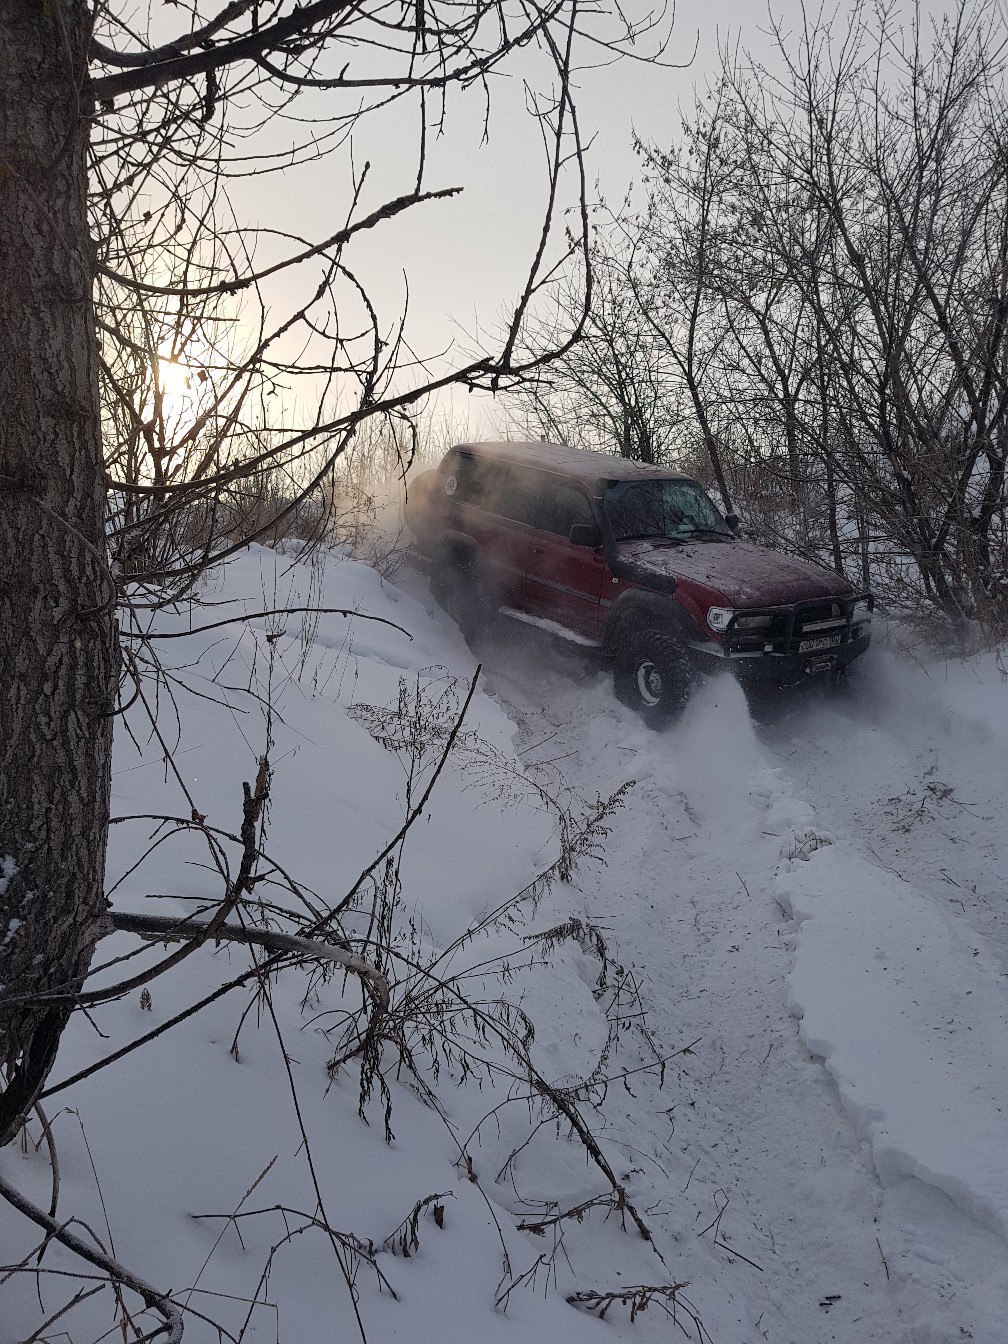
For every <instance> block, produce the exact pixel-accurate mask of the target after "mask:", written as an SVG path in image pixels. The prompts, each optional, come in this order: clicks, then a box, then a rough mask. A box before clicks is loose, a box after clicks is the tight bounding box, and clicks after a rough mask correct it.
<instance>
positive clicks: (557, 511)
mask: <svg viewBox="0 0 1008 1344" xmlns="http://www.w3.org/2000/svg"><path fill="white" fill-rule="evenodd" d="M594 522H595V515H594V514H593V513H592V507H591V504H590V503H589V501H588V496H587V495H586V494H585V492H584V491H583V490H582V489H580V487H579V486H576V485H572V484H571V483H570V482H569V481H562V480H559V479H558V478H553V479H551V480H550V482H549V484H548V485H547V486H546V491H545V493H544V495H543V502H542V511H541V512H540V514H539V526H540V527H541V528H542V529H543V530H544V531H545V532H555V533H556V534H557V536H558V537H569V536H570V530H571V528H572V527H575V526H577V525H578V524H582V525H586V526H589V527H590V526H591V525H592V524H593V523H594Z"/></svg>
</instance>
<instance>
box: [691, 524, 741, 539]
mask: <svg viewBox="0 0 1008 1344" xmlns="http://www.w3.org/2000/svg"><path fill="white" fill-rule="evenodd" d="M687 537H716V538H717V539H718V541H734V540H735V538H734V537H733V536H732V534H731V533H730V532H722V531H721V530H720V528H717V527H694V528H692V529H691V530H690V532H689V533H687ZM685 539H686V538H682V537H680V541H682V540H685Z"/></svg>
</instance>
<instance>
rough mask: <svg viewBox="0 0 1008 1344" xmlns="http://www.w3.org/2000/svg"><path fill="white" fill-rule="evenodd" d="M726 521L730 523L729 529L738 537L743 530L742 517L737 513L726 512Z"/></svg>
mask: <svg viewBox="0 0 1008 1344" xmlns="http://www.w3.org/2000/svg"><path fill="white" fill-rule="evenodd" d="M725 522H726V523H727V524H728V530H729V531H730V532H732V533H733V534H734V535H735V536H736V537H737V536H738V535H739V533H740V532H741V531H742V519H741V518H740V517H739V516H738V514H737V513H726V514H725Z"/></svg>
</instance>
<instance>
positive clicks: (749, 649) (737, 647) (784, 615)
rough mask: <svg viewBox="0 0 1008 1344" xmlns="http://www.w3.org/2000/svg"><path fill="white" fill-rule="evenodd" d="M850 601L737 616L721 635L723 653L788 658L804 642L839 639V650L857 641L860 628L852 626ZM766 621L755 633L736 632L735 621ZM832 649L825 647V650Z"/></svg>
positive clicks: (754, 611) (736, 623) (758, 610)
mask: <svg viewBox="0 0 1008 1344" xmlns="http://www.w3.org/2000/svg"><path fill="white" fill-rule="evenodd" d="M853 611H854V599H853V598H845V599H837V598H834V599H832V600H831V601H828V602H800V603H798V604H797V605H796V606H793V607H762V608H759V609H754V610H747V611H742V612H738V613H737V615H736V617H735V620H734V621H733V622H732V624H731V626H730V627H729V629H728V631H727V633H726V635H725V641H724V645H725V653H727V654H728V655H729V656H734V657H746V656H749V657H752V656H754V655H756V654H770V655H773V654H777V655H788V654H795V655H797V654H798V653H799V648H800V645H801V644H802V642H803V641H806V640H820V639H830V638H831V637H834V636H836V635H839V636H840V645H839V646H835V647H840V646H842V645H844V644H847V643H849V641H850V640H851V639H852V638H855V639H856V638H857V637H858V635H859V634H860V633H861V627H860V626H858V625H855V626H852V624H851V618H852V615H853ZM764 616H765V617H769V621H768V623H767V624H766V625H765V626H764V627H763V628H762V629H757V630H752V629H739V628H738V621H739V618H740V617H741V618H752V617H757V618H758V617H764ZM829 647H833V646H827V648H829Z"/></svg>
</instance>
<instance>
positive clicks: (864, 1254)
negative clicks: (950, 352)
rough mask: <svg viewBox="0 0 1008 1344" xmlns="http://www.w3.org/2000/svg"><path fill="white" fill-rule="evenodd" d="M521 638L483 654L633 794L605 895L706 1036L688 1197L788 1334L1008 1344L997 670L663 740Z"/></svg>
mask: <svg viewBox="0 0 1008 1344" xmlns="http://www.w3.org/2000/svg"><path fill="white" fill-rule="evenodd" d="M512 634H513V632H511V631H509V632H508V639H507V640H506V641H505V640H501V639H498V640H497V641H495V643H494V644H493V645H492V647H491V648H490V649H489V650H488V651H486V652H485V657H486V661H487V665H488V668H489V678H490V684H491V686H493V687H494V688H496V689H497V691H498V693H499V694H500V695H501V697H502V700H503V701H504V702H505V705H506V706H510V707H511V708H510V712H512V713H514V714H515V715H516V716H517V717H518V718H519V720H521V719H523V718H525V719H528V720H530V721H534V720H535V719H536V717H537V716H539V715H541V716H542V717H543V718H545V720H546V721H547V722H548V723H551V724H552V725H554V727H555V731H556V738H555V740H554V741H553V743H552V744H551V746H552V748H553V749H554V750H556V751H557V752H558V753H559V752H561V751H563V750H564V749H566V751H567V752H568V753H569V756H568V765H569V766H570V767H571V768H572V769H573V768H574V767H573V765H572V763H573V762H576V763H577V770H576V771H575V776H576V774H577V771H580V772H581V775H582V778H584V779H586V780H592V781H596V787H598V788H599V789H600V790H603V791H604V789H605V787H606V784H607V780H608V779H609V778H612V777H613V772H624V773H625V774H627V775H633V776H635V777H636V779H637V788H636V790H635V801H634V802H633V803H632V804H631V807H630V816H629V817H628V819H627V823H626V825H625V826H624V827H623V828H621V830H620V831H619V833H618V834H617V835H616V836H615V837H614V840H615V844H614V846H613V848H611V849H610V851H609V853H608V855H607V860H608V874H607V878H606V879H605V880H604V882H603V884H602V893H603V894H601V895H600V898H599V899H600V900H601V901H602V905H603V908H604V909H606V910H607V912H611V914H612V918H613V922H614V924H615V926H616V927H618V928H619V929H620V936H621V953H622V954H623V955H625V956H627V957H630V958H632V959H633V961H634V963H635V965H636V966H637V967H638V968H639V971H640V973H641V974H642V975H645V976H646V977H647V982H648V989H649V998H650V1002H651V1004H652V1024H653V1025H654V1027H655V1029H656V1031H657V1033H658V1034H659V1035H661V1036H663V1037H664V1039H666V1040H669V1039H677V1037H682V1036H684V1035H685V1036H688V1037H690V1038H692V1037H694V1036H700V1037H701V1044H700V1045H698V1046H697V1048H696V1063H695V1064H693V1063H692V1061H691V1067H690V1069H689V1070H688V1071H687V1070H684V1071H683V1080H684V1085H685V1086H686V1087H687V1089H688V1094H687V1096H686V1098H685V1100H684V1101H680V1102H679V1103H678V1104H677V1106H676V1108H675V1110H674V1120H675V1143H676V1144H677V1145H682V1146H683V1151H684V1153H686V1154H688V1155H690V1156H692V1157H694V1158H696V1159H699V1164H698V1166H697V1167H696V1169H695V1172H694V1173H693V1174H692V1177H691V1190H692V1191H695V1190H696V1185H697V1181H698V1180H700V1181H703V1182H706V1183H707V1185H708V1186H709V1188H710V1190H711V1199H712V1201H713V1202H717V1201H720V1203H723V1204H724V1205H725V1212H724V1214H723V1217H722V1220H721V1224H720V1232H721V1235H722V1237H723V1238H724V1239H725V1240H726V1241H727V1242H728V1243H730V1244H731V1245H733V1246H734V1247H735V1248H736V1249H737V1250H739V1251H741V1252H744V1253H745V1255H747V1256H748V1257H749V1258H750V1259H752V1260H755V1261H757V1262H759V1263H760V1264H761V1265H762V1266H763V1267H764V1270H765V1271H766V1273H767V1278H768V1280H770V1282H769V1283H768V1286H767V1290H766V1291H767V1299H768V1307H770V1308H771V1310H772V1315H773V1316H774V1317H776V1318H777V1324H776V1327H775V1329H776V1330H779V1327H780V1323H781V1321H786V1322H787V1323H788V1326H789V1328H790V1329H791V1330H792V1332H793V1336H792V1337H793V1338H794V1339H795V1340H796V1341H797V1340H810V1339H836V1340H850V1341H852V1344H853V1341H855V1340H869V1339H877V1340H887V1341H888V1340H895V1339H906V1340H908V1341H913V1342H914V1344H925V1341H928V1342H929V1341H934V1342H935V1344H937V1342H938V1341H947V1340H953V1339H957V1340H958V1339H968V1338H972V1339H975V1340H984V1341H987V1344H1003V1340H1004V1338H1005V1332H1006V1325H1005V1322H1006V1321H1008V1269H1006V1265H1008V1247H1006V1241H1005V1238H1006V1237H1008V1165H1006V1163H1005V1159H1004V1154H1005V1153H1006V1152H1008V1106H1006V1105H1005V1100H1006V1098H1005V1090H1004V1089H1005V1084H1004V1079H1005V1078H1006V1077H1008V1032H1006V1030H1005V1028H1006V1026H1008V1002H1006V995H1005V983H1006V982H1005V978H1004V973H1005V970H1006V968H1008V959H1006V956H1005V950H1006V948H1008V931H1006V930H1005V921H1004V915H1005V905H1006V902H1005V882H1004V877H1003V875H1002V872H1001V869H1000V867H999V866H995V863H994V860H995V859H996V858H997V856H999V855H1000V856H1004V855H1005V854H1006V853H1008V831H1006V826H1008V822H1006V818H1008V797H1006V794H1008V772H1006V771H1005V769H1004V766H1003V760H1004V749H1005V745H1006V744H1005V740H1004V735H1003V733H1004V729H1003V725H1004V723H1005V722H1006V721H1008V719H1006V716H1005V714H1004V710H1005V707H1006V705H1008V686H1006V684H1005V682H1004V680H1003V679H1002V678H1001V677H1000V676H999V675H998V671H997V669H996V668H995V666H994V664H993V660H992V659H989V660H975V661H974V662H973V663H972V664H971V665H970V666H968V667H966V668H958V669H955V670H954V671H946V674H947V675H948V677H949V685H948V686H945V685H944V684H942V685H940V686H939V685H938V684H937V681H936V678H937V676H938V675H939V673H938V671H936V670H935V669H932V670H931V671H927V670H925V669H923V668H921V667H920V666H918V665H915V664H914V663H913V662H911V661H910V660H908V659H906V658H896V657H895V656H894V655H891V654H884V653H883V654H880V655H876V656H874V657H873V658H871V659H870V660H869V661H868V663H867V665H866V667H865V668H864V676H863V679H862V680H860V682H859V684H860V686H861V687H862V689H861V692H860V694H858V693H857V692H855V693H854V694H852V695H851V696H850V697H849V698H848V699H847V700H846V701H844V700H841V701H839V702H835V701H833V700H832V699H830V698H825V697H822V696H805V697H798V698H796V699H793V700H791V701H785V702H779V703H777V704H772V703H771V704H764V705H763V706H762V711H763V713H762V714H761V707H760V706H759V705H757V711H756V712H757V716H758V717H759V718H760V719H761V721H760V722H759V724H758V725H757V724H754V721H753V718H752V716H751V714H750V712H749V709H748V707H747V706H746V703H745V701H744V699H743V697H742V694H741V692H740V691H739V690H738V688H737V686H736V685H735V684H734V683H733V682H732V681H731V680H730V679H728V678H724V679H719V680H716V681H712V682H710V683H708V684H707V685H705V686H703V687H702V688H701V689H700V690H699V692H698V693H697V694H696V696H695V698H694V700H693V702H692V703H691V705H690V706H689V708H688V709H687V712H686V714H685V716H684V718H683V720H682V722H681V723H680V724H678V725H675V726H674V727H672V728H671V729H669V730H667V731H666V732H665V733H662V734H649V733H647V732H646V731H645V730H643V729H641V728H640V727H639V726H638V725H636V724H635V723H634V722H633V720H632V717H630V716H628V715H627V714H626V713H625V712H624V711H623V710H622V708H621V707H620V706H618V705H617V704H615V702H614V701H613V699H612V696H611V691H610V689H609V684H608V678H606V677H605V676H604V675H603V674H601V673H598V672H595V671H593V670H592V669H591V668H590V666H589V665H588V664H587V663H585V662H584V661H583V660H580V659H579V658H577V657H576V656H575V655H572V654H570V653H568V652H567V651H561V650H559V649H558V648H557V647H556V646H547V645H544V644H543V643H542V642H536V641H534V640H533V639H532V638H531V637H529V636H525V635H521V636H514V637H512ZM481 652H482V650H481ZM887 809H888V810H887ZM607 887H608V891H609V898H608V899H609V902H610V903H607V902H606V897H605V894H604V893H605V891H606V888H607ZM960 889H965V890H964V891H963V898H960V897H959V890H960ZM950 897H952V898H954V899H952V900H950ZM999 938H1000V940H999ZM789 1010H790V1011H789ZM712 1207H713V1203H712ZM715 1213H716V1209H715ZM737 1272H738V1273H739V1274H742V1273H743V1272H744V1267H743V1266H740V1267H738V1269H737ZM817 1313H818V1315H817ZM770 1317H771V1313H770V1312H768V1317H767V1319H770ZM824 1317H828V1320H826V1319H823V1318H824ZM764 1324H765V1321H764ZM753 1328H754V1329H755V1323H753ZM746 1337H747V1336H745V1335H740V1336H739V1338H740V1339H741V1338H746ZM768 1337H771V1338H779V1337H780V1335H779V1334H778V1333H774V1334H772V1335H770V1336H768Z"/></svg>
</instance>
